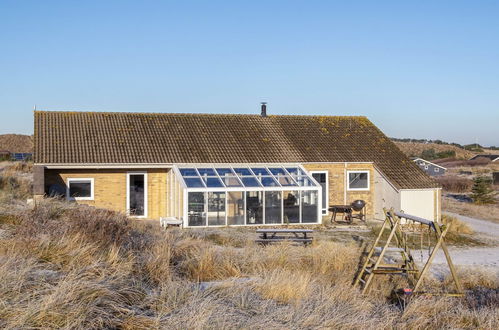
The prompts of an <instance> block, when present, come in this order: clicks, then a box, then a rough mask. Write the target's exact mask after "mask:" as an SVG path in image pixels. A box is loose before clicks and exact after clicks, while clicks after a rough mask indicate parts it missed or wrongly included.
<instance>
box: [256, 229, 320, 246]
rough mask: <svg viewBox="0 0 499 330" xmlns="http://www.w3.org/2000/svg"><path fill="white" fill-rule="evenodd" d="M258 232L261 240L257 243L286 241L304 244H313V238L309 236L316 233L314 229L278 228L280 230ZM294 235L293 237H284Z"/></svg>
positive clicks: (261, 230) (259, 230) (260, 230)
mask: <svg viewBox="0 0 499 330" xmlns="http://www.w3.org/2000/svg"><path fill="white" fill-rule="evenodd" d="M256 232H257V233H258V234H261V235H260V239H257V240H256V242H257V243H263V244H267V243H275V242H282V241H285V240H288V241H293V242H299V243H303V244H310V243H312V239H313V238H312V237H310V236H307V234H311V233H313V232H314V231H313V230H312V229H289V228H285V229H284V228H278V229H271V228H269V229H257V230H256ZM284 234H292V235H284Z"/></svg>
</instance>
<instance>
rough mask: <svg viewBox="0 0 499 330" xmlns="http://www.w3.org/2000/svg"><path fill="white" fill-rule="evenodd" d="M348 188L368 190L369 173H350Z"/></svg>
mask: <svg viewBox="0 0 499 330" xmlns="http://www.w3.org/2000/svg"><path fill="white" fill-rule="evenodd" d="M348 182H349V184H348V188H349V189H367V187H368V173H367V172H355V173H348Z"/></svg>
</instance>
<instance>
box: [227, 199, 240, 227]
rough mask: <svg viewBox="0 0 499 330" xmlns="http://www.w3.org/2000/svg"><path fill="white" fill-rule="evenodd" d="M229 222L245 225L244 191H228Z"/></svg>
mask: <svg viewBox="0 0 499 330" xmlns="http://www.w3.org/2000/svg"><path fill="white" fill-rule="evenodd" d="M227 223H228V224H229V225H244V192H242V191H229V192H227Z"/></svg>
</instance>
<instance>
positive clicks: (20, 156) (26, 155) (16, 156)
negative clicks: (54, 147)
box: [11, 152, 33, 161]
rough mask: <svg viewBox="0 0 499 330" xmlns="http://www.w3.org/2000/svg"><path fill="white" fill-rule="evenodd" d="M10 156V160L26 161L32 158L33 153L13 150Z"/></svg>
mask: <svg viewBox="0 0 499 330" xmlns="http://www.w3.org/2000/svg"><path fill="white" fill-rule="evenodd" d="M11 157H12V160H17V161H28V160H32V159H33V154H32V153H30V152H13V153H12V154H11Z"/></svg>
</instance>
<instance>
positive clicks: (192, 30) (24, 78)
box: [0, 0, 499, 146]
mask: <svg viewBox="0 0 499 330" xmlns="http://www.w3.org/2000/svg"><path fill="white" fill-rule="evenodd" d="M262 100H265V101H267V102H269V112H270V113H271V114H321V115H366V116H368V117H369V118H370V119H371V120H372V121H373V122H374V123H375V124H377V125H378V126H379V127H380V128H381V129H382V130H383V131H384V132H385V133H386V134H387V135H389V136H394V137H413V138H430V139H437V138H438V139H443V140H446V141H450V142H458V143H473V142H475V141H477V142H479V143H481V144H485V145H496V146H497V145H499V1H455V0H454V1H393V2H391V1H390V2H389V1H365V2H364V1H270V0H268V1H244V3H243V1H212V0H211V1H199V2H197V1H175V2H174V1H147V0H146V1H89V0H86V1H49V0H44V1H19V0H14V1H5V0H0V115H1V126H0V133H27V134H31V133H32V132H33V127H32V126H33V124H32V109H33V105H34V104H36V105H37V107H38V108H39V109H45V110H90V111H132V112H135V111H137V112H210V113H218V112H220V113H258V112H259V102H260V101H262Z"/></svg>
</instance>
